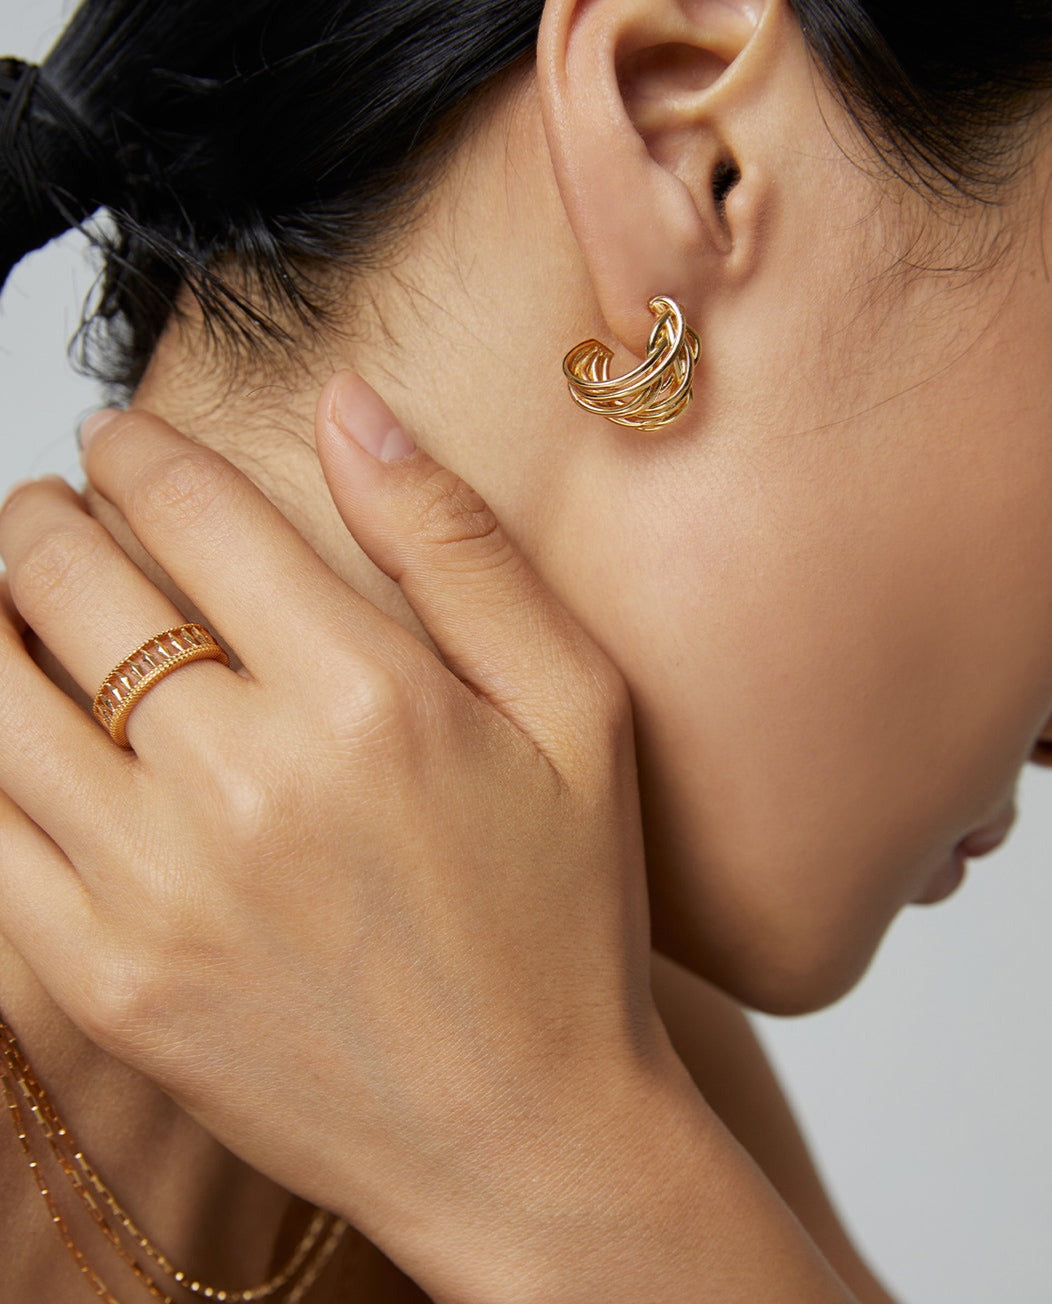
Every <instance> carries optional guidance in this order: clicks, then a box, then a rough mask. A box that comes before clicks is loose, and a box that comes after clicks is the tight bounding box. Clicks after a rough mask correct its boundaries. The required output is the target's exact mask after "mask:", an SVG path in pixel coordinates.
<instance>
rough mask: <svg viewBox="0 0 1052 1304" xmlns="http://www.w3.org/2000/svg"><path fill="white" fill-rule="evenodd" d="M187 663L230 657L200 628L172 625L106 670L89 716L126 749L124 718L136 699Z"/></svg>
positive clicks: (221, 659) (125, 722) (125, 720)
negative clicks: (172, 626) (109, 669)
mask: <svg viewBox="0 0 1052 1304" xmlns="http://www.w3.org/2000/svg"><path fill="white" fill-rule="evenodd" d="M191 661H221V662H222V663H223V665H225V666H228V665H229V664H230V658H229V657H228V656H227V654H226V653H225V652H224V651H223V649H222V648H221V647H220V646H219V644H218V643H217V642H216V640H215V639H214V638H213V637H212V635H211V634H210V633H209V632H208V630H207V629H205V627H204V625H194V624H190V625H176V626H175V628H174V629H166V630H165V631H164V633H163V634H155V635H154V636H153V638H148V639H147V640H146V642H145V643H140V644H139V646H138V647H137V648H136V649H135V651H134V652H133V653H132V654H131V655H130V656H128V657H125V659H124V660H123V661H122V662H121V663H120V665H118V666H114V668H113V669H112V670H111V671H110V673H109V674H108V675H107V676H106V678H105V680H104V681H103V684H102V687H101V688H100V689H99V691H98V692H97V693H96V694H95V701H94V702H93V703H92V707H91V713H92V715H93V716H94V717H95V719H96V720H98V722H99V724H101V725H102V727H103V728H104V729H106V730H108V731H109V735H110V737H111V738H112V739H113V741H114V742H115V743H116V744H117V745H118V747H130V746H131V743H129V742H128V735H127V732H126V729H127V721H128V715H129V714H130V712H131V709H132V707H133V706H134V705H135V703H136V702H138V701H139V699H140V698H142V697H143V696H145V694H146V693H148V692H149V691H150V689H151V688H152V687H153V686H154V684H156V683H159V682H160V680H162V679H163V678H164V677H165V675H168V674H171V672H172V671H173V670H177V669H178V668H179V667H180V666H186V665H189V664H190V662H191Z"/></svg>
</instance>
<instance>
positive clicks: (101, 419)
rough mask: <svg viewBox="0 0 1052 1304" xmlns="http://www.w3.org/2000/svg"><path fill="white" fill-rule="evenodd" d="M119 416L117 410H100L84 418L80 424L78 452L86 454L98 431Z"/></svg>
mask: <svg viewBox="0 0 1052 1304" xmlns="http://www.w3.org/2000/svg"><path fill="white" fill-rule="evenodd" d="M119 416H120V411H119V409H117V408H102V409H101V410H100V411H98V412H93V413H92V414H91V416H90V417H85V418H84V420H83V421H82V422H81V423H80V451H81V452H82V453H86V452H87V451H88V448H89V446H90V444H91V441H92V440H93V439H94V438H95V436H96V435H97V434H98V433H99V431H100V430H103V429H104V428H105V427H106V426H108V425H109V424H110V422H111V421H113V420H114V419H115V418H116V417H119Z"/></svg>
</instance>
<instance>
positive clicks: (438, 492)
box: [419, 467, 514, 566]
mask: <svg viewBox="0 0 1052 1304" xmlns="http://www.w3.org/2000/svg"><path fill="white" fill-rule="evenodd" d="M419 520H420V530H421V533H422V534H423V536H424V537H425V538H426V539H427V541H428V543H429V544H430V545H431V547H432V549H433V550H435V551H436V552H438V553H439V554H441V553H442V552H448V553H450V555H451V559H455V557H456V555H458V554H460V553H462V552H463V551H464V548H465V545H471V548H470V551H471V555H472V561H471V564H472V565H473V566H477V565H478V561H479V554H480V553H481V554H485V555H487V556H488V557H489V558H490V559H491V560H492V562H493V563H494V564H497V563H500V562H506V561H508V560H509V559H510V558H511V557H512V556H513V555H514V549H513V548H512V546H511V543H510V540H509V539H508V538H507V536H506V535H505V533H504V531H503V529H502V528H501V524H500V522H499V521H498V520H497V516H496V513H495V512H494V511H493V509H492V508H491V507H490V506H489V504H488V503H487V502H486V500H485V499H484V498H483V497H482V495H481V494H479V493H478V492H477V491H476V490H474V489H472V487H471V486H470V485H469V484H465V483H464V481H463V480H461V479H460V477H459V476H458V475H456V474H454V472H452V471H450V470H449V469H448V468H446V467H436V468H435V470H434V471H432V472H431V474H430V475H428V477H427V478H426V480H425V481H424V484H423V487H422V490H421V503H420V514H419Z"/></svg>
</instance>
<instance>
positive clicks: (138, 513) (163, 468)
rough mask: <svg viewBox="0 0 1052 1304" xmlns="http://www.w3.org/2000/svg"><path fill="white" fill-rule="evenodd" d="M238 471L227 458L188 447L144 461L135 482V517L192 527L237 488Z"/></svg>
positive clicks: (131, 497) (131, 495)
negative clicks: (145, 462)
mask: <svg viewBox="0 0 1052 1304" xmlns="http://www.w3.org/2000/svg"><path fill="white" fill-rule="evenodd" d="M236 481H237V472H236V471H235V470H234V467H233V466H232V465H231V464H230V463H229V462H227V461H226V460H225V459H224V458H221V457H217V456H214V455H213V454H211V453H209V452H208V451H207V450H204V449H200V448H196V447H189V448H186V449H180V450H179V451H178V452H174V453H168V454H166V455H165V456H163V457H159V458H157V459H155V460H153V461H150V462H148V463H147V464H145V465H144V466H143V467H142V469H141V470H140V471H139V473H138V475H137V476H136V478H135V480H134V481H133V482H132V485H131V488H130V491H129V495H128V511H129V514H130V516H131V517H132V518H134V519H136V520H139V521H142V522H145V523H147V524H148V523H151V522H157V523H159V524H163V525H165V527H166V528H170V529H188V528H192V527H193V526H194V525H196V524H197V523H198V522H199V521H201V520H202V519H203V518H204V517H206V516H207V515H208V514H209V513H210V512H212V511H213V510H214V509H215V506H216V504H217V503H218V502H220V501H221V500H222V499H223V498H224V497H226V496H227V495H229V494H230V493H231V492H232V491H233V489H234V488H235V485H236Z"/></svg>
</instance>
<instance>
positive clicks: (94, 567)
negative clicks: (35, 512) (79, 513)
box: [9, 517, 107, 610]
mask: <svg viewBox="0 0 1052 1304" xmlns="http://www.w3.org/2000/svg"><path fill="white" fill-rule="evenodd" d="M106 546H107V542H106V537H104V531H103V530H102V528H101V527H100V526H94V525H92V524H91V523H90V522H89V521H88V519H87V518H86V517H85V518H84V519H83V520H81V521H78V522H76V523H71V524H69V525H61V526H58V527H56V528H54V529H50V530H47V531H44V532H42V533H39V534H37V535H36V536H35V537H34V538H33V539H32V540H30V541H29V542H28V543H27V544H26V545H25V548H24V551H23V552H22V554H21V556H20V557H19V558H18V560H17V563H16V565H15V566H14V567H13V569H12V570H11V571H10V572H9V584H10V586H11V595H12V597H13V598H14V600H15V604H16V605H17V606H18V607H20V608H22V609H23V610H24V609H27V608H35V607H40V606H41V605H44V604H46V605H48V606H49V607H58V608H61V606H62V605H63V603H65V602H68V601H69V600H70V599H72V598H75V597H77V596H78V595H80V594H83V592H84V588H85V585H87V584H90V583H91V577H93V576H97V575H98V573H99V564H100V561H101V558H102V553H103V551H104V550H105V548H106Z"/></svg>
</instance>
